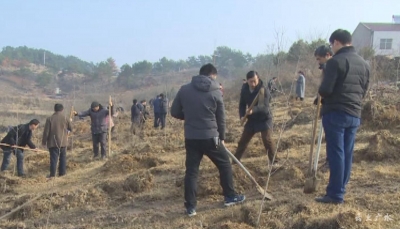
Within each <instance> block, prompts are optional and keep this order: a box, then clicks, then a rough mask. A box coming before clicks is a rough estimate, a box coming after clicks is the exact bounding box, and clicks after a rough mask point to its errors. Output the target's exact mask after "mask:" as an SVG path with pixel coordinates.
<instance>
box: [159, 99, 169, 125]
mask: <svg viewBox="0 0 400 229" xmlns="http://www.w3.org/2000/svg"><path fill="white" fill-rule="evenodd" d="M167 113H168V99H167V98H166V97H165V95H164V94H163V93H161V94H160V122H161V129H164V128H165V121H166V118H167Z"/></svg>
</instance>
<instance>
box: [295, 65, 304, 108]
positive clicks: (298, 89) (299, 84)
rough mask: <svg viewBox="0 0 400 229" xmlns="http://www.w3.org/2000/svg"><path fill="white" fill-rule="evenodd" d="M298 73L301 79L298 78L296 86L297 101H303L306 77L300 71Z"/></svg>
mask: <svg viewBox="0 0 400 229" xmlns="http://www.w3.org/2000/svg"><path fill="white" fill-rule="evenodd" d="M298 73H299V77H298V78H297V84H296V100H298V99H299V98H300V101H303V100H304V94H305V89H306V78H305V77H304V72H302V71H299V72H298Z"/></svg>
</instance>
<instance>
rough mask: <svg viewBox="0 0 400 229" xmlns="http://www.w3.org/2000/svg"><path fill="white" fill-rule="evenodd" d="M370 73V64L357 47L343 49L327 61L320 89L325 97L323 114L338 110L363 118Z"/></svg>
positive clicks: (319, 91) (320, 92)
mask: <svg viewBox="0 0 400 229" xmlns="http://www.w3.org/2000/svg"><path fill="white" fill-rule="evenodd" d="M369 75H370V67H369V64H368V63H367V62H366V61H365V60H364V59H363V58H362V57H361V56H359V55H358V54H357V53H356V51H355V49H354V47H353V46H347V47H343V48H341V49H340V50H339V51H338V52H337V53H336V54H335V55H334V56H333V57H332V58H331V59H329V60H328V62H327V63H326V68H325V71H324V77H323V80H322V83H321V86H320V87H319V90H318V93H319V94H320V95H321V96H322V97H323V98H324V103H323V104H324V105H323V106H322V110H321V114H322V115H324V114H326V113H328V112H330V111H335V110H338V111H343V112H346V113H347V114H349V115H352V116H354V117H358V118H360V117H361V108H362V107H361V102H362V100H363V98H364V97H365V94H366V92H367V89H368V85H369Z"/></svg>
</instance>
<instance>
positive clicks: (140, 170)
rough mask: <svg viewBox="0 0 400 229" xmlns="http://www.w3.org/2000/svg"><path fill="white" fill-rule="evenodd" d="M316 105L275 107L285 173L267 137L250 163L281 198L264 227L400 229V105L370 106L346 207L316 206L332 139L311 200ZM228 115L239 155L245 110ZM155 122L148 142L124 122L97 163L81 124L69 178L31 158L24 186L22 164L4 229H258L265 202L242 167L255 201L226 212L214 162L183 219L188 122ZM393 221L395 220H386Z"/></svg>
mask: <svg viewBox="0 0 400 229" xmlns="http://www.w3.org/2000/svg"><path fill="white" fill-rule="evenodd" d="M231 90H232V89H231ZM312 100H313V98H307V99H306V101H305V102H304V103H298V102H295V101H292V100H289V106H288V105H286V104H287V100H286V99H285V98H284V97H280V98H278V99H277V100H276V101H274V103H273V111H272V112H273V115H274V120H275V122H274V130H275V131H274V135H273V138H274V140H275V141H276V142H277V143H278V155H279V157H280V158H281V166H280V167H274V168H272V170H270V169H269V168H268V167H267V166H266V165H267V157H266V154H265V152H264V149H263V147H262V143H261V141H260V139H259V137H258V136H255V137H254V138H253V140H252V142H251V143H250V144H249V147H248V149H247V153H246V155H245V158H244V159H243V160H242V161H243V164H244V165H245V166H246V167H247V168H248V169H249V170H250V172H251V174H253V175H254V176H255V177H256V180H257V181H258V182H259V183H260V185H261V186H263V187H264V186H265V184H266V182H267V180H268V175H269V174H270V175H271V176H270V181H269V185H268V192H270V193H271V194H272V195H273V196H274V197H275V199H274V200H272V201H266V202H265V203H264V205H263V207H262V212H261V216H260V228H296V229H303V228H307V229H314V228H315V229H316V228H326V229H329V228H332V229H333V228H334V229H339V228H368V229H377V228H393V229H394V228H400V223H399V221H398V218H399V217H400V215H399V213H398V212H399V207H398V206H399V204H400V201H399V200H400V192H399V186H398V184H399V182H400V176H399V175H398V171H399V169H400V167H399V159H400V157H399V155H398V153H397V149H398V147H400V141H399V139H398V138H397V136H398V134H399V129H398V128H397V126H398V125H400V118H399V117H398V115H397V114H398V110H397V109H398V106H394V105H390V104H396V103H395V102H394V101H398V100H395V99H393V97H390V98H388V97H387V95H386V97H385V101H381V102H377V101H370V102H368V103H366V106H365V108H364V111H363V116H364V121H363V124H362V127H361V129H360V130H359V133H358V135H357V142H356V149H355V156H354V165H353V173H352V178H351V181H350V183H349V186H348V190H347V195H346V203H345V204H343V205H340V206H335V205H321V204H317V203H315V202H314V200H313V199H314V197H316V196H319V195H321V194H323V193H324V190H325V185H326V183H327V179H328V176H329V172H328V171H327V169H326V168H324V166H323V163H324V157H325V150H324V149H325V143H324V140H323V145H322V147H321V163H320V169H319V172H318V177H319V179H321V181H320V185H319V186H318V190H317V192H316V193H313V194H304V193H303V186H304V181H305V178H306V174H307V165H308V161H307V160H308V152H309V148H310V145H309V142H310V139H311V136H310V133H311V128H312V126H311V122H312V120H313V112H314V110H315V107H314V106H313V105H312ZM49 102H50V101H49ZM67 103H68V102H67V101H64V104H67ZM289 108H290V109H289ZM49 109H50V108H49ZM226 109H227V114H228V120H227V138H226V142H227V148H228V149H230V150H231V151H232V152H234V150H235V148H236V146H237V145H236V144H237V141H238V139H239V137H240V134H241V131H242V127H240V125H239V124H238V119H237V115H236V114H237V102H227V104H226ZM42 110H43V109H42ZM393 112H394V113H393ZM44 113H45V112H44ZM38 114H39V113H38ZM49 114H51V112H50V110H49V111H48V115H49ZM394 114H395V115H394ZM42 119H43V118H42ZM149 121H150V122H148V123H147V125H146V128H145V130H144V131H143V132H142V133H140V135H139V136H132V135H130V134H129V117H128V116H127V114H124V115H120V116H119V117H118V119H117V120H116V125H117V127H116V132H115V134H114V135H113V137H112V154H111V156H110V158H109V160H108V161H92V151H91V138H90V134H89V123H88V122H87V121H79V120H77V119H75V120H74V122H73V125H74V129H75V130H74V134H73V136H72V137H71V138H70V146H69V148H68V167H67V170H68V171H67V176H65V177H62V178H56V179H54V180H51V181H47V180H46V175H48V166H49V165H48V163H49V162H48V161H49V159H48V154H47V153H33V152H27V154H26V162H25V166H26V172H27V174H28V177H27V178H25V179H20V178H18V177H16V176H15V173H14V172H13V166H14V165H15V160H14V159H13V162H12V165H11V168H10V170H9V171H7V172H6V173H3V174H1V176H0V192H1V197H0V203H1V205H0V217H4V218H0V219H7V221H4V220H3V221H1V222H0V227H1V228H6V229H8V228H10V229H11V228H54V229H55V228H57V229H58V228H86V229H90V228H182V229H187V228H232V229H233V228H243V229H244V228H253V227H254V226H255V225H256V222H257V218H258V215H259V209H260V207H261V199H262V197H261V196H260V194H259V193H258V192H257V191H256V189H255V186H254V185H253V183H252V182H251V181H250V179H249V178H248V177H247V176H246V175H245V173H244V172H243V171H242V170H241V169H240V168H239V167H238V166H237V165H234V166H233V169H234V180H235V186H236V189H237V191H239V192H240V193H243V194H245V195H246V196H247V201H246V202H245V203H244V204H242V205H238V206H234V207H230V208H224V207H222V206H223V205H222V196H221V195H220V193H221V188H220V186H219V180H218V171H217V169H216V168H215V167H214V165H213V164H212V163H211V162H210V160H209V159H207V158H204V159H203V162H202V164H201V170H200V177H199V187H198V200H199V203H198V209H197V212H198V215H197V216H195V217H193V218H188V217H187V216H185V215H184V208H183V176H184V160H185V151H184V139H183V132H182V129H183V126H182V122H179V121H177V120H174V119H172V118H171V117H168V125H167V128H166V129H165V130H164V131H160V130H154V129H153V128H152V127H151V121H152V120H149ZM42 128H43V127H41V128H40V129H39V130H38V131H37V132H36V133H35V143H38V142H39V141H40V136H41V132H42ZM283 130H284V131H283ZM282 131H283V132H282ZM368 216H369V217H370V219H371V220H370V221H367V220H368V219H367V217H368ZM388 216H390V219H392V220H390V221H386V220H385V219H388V218H387V217H388ZM357 217H361V220H362V221H361V222H359V221H357V220H356V219H357ZM375 219H376V220H375Z"/></svg>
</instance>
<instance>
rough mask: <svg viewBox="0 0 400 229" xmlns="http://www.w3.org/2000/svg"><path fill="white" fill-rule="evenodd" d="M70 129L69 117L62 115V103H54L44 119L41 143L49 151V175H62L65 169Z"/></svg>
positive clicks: (51, 176)
mask: <svg viewBox="0 0 400 229" xmlns="http://www.w3.org/2000/svg"><path fill="white" fill-rule="evenodd" d="M71 131H72V127H71V122H70V120H69V118H67V117H65V115H64V107H63V105H62V104H56V105H54V114H53V115H52V116H50V117H48V118H47V119H46V124H45V125H44V130H43V138H42V145H43V146H47V148H48V149H49V152H50V176H49V178H53V177H55V176H56V170H57V164H58V176H64V175H65V173H66V170H67V155H66V154H67V153H66V149H67V145H68V134H69V132H71Z"/></svg>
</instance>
